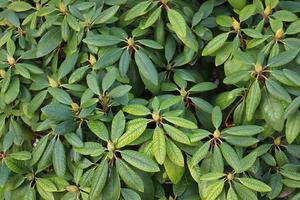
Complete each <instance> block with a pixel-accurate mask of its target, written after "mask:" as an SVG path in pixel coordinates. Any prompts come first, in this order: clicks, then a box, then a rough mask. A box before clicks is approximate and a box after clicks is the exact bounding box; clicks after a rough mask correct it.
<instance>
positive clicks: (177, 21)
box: [168, 9, 187, 37]
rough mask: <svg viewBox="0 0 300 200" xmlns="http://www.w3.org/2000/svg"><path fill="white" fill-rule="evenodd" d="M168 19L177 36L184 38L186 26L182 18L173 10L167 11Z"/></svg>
mask: <svg viewBox="0 0 300 200" xmlns="http://www.w3.org/2000/svg"><path fill="white" fill-rule="evenodd" d="M168 19H169V21H170V23H171V25H172V28H173V30H174V31H175V33H176V34H177V35H180V36H182V37H185V36H186V29H187V25H186V22H185V19H184V18H183V16H182V15H181V14H180V13H179V12H177V11H176V10H173V9H168Z"/></svg>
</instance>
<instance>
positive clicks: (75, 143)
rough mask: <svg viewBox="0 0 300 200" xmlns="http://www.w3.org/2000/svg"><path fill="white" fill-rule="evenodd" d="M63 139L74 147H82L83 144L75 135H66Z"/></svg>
mask: <svg viewBox="0 0 300 200" xmlns="http://www.w3.org/2000/svg"><path fill="white" fill-rule="evenodd" d="M64 137H65V139H66V140H67V141H68V143H69V144H71V145H72V146H74V147H79V148H80V147H83V142H82V140H81V139H80V138H79V136H77V135H76V134H75V133H67V134H65V135H64Z"/></svg>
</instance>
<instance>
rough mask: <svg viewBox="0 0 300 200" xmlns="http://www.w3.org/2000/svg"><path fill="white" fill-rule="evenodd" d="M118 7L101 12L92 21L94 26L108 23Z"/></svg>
mask: <svg viewBox="0 0 300 200" xmlns="http://www.w3.org/2000/svg"><path fill="white" fill-rule="evenodd" d="M119 8H120V6H117V5H115V6H112V7H109V8H108V9H106V10H103V11H102V12H101V13H100V14H99V16H98V17H97V18H96V19H95V20H94V24H103V23H105V22H107V21H109V20H110V19H111V18H113V16H114V15H115V14H116V13H117V12H118V10H119Z"/></svg>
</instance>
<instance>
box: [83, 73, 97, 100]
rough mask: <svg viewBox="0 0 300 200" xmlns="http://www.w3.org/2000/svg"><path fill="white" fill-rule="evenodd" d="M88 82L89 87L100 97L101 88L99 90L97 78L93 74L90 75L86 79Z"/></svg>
mask: <svg viewBox="0 0 300 200" xmlns="http://www.w3.org/2000/svg"><path fill="white" fill-rule="evenodd" d="M86 81H87V85H88V86H89V88H90V89H91V90H92V91H93V92H94V94H96V95H100V88H99V84H98V81H97V78H96V77H95V76H94V75H92V74H88V75H87V77H86Z"/></svg>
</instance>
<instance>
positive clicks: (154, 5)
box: [121, 0, 198, 52]
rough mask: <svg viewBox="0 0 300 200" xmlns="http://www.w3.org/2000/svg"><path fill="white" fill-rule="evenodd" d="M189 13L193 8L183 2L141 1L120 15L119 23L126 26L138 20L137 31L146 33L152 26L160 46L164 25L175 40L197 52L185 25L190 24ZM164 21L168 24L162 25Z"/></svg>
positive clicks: (192, 37) (162, 39)
mask: <svg viewBox="0 0 300 200" xmlns="http://www.w3.org/2000/svg"><path fill="white" fill-rule="evenodd" d="M180 6H183V7H184V8H185V9H186V12H181V11H180V10H181V9H180ZM191 13H193V8H192V7H190V5H188V4H187V3H186V2H183V1H181V2H176V3H175V2H173V1H169V0H162V1H161V0H156V1H141V2H139V3H138V4H136V5H134V6H132V8H131V9H129V10H128V11H127V12H125V13H124V14H123V15H122V17H121V22H122V25H125V24H126V25H127V24H131V23H132V22H134V21H135V20H138V21H139V25H138V27H137V29H138V30H140V31H148V30H149V29H150V28H151V26H153V27H154V29H155V30H154V33H155V39H156V40H157V41H158V42H159V43H161V44H163V43H164V37H165V35H166V33H165V31H166V30H165V25H166V27H167V28H168V31H169V32H174V33H175V35H176V38H177V39H179V40H180V41H181V42H182V43H183V44H184V45H186V46H187V47H189V48H190V49H192V50H193V51H195V52H197V51H198V42H197V40H196V37H195V35H194V34H193V32H192V31H191V29H190V28H189V26H188V24H187V21H188V22H190V19H189V17H190V15H191ZM145 15H148V17H145ZM164 20H166V21H168V22H169V23H166V24H164Z"/></svg>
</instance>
